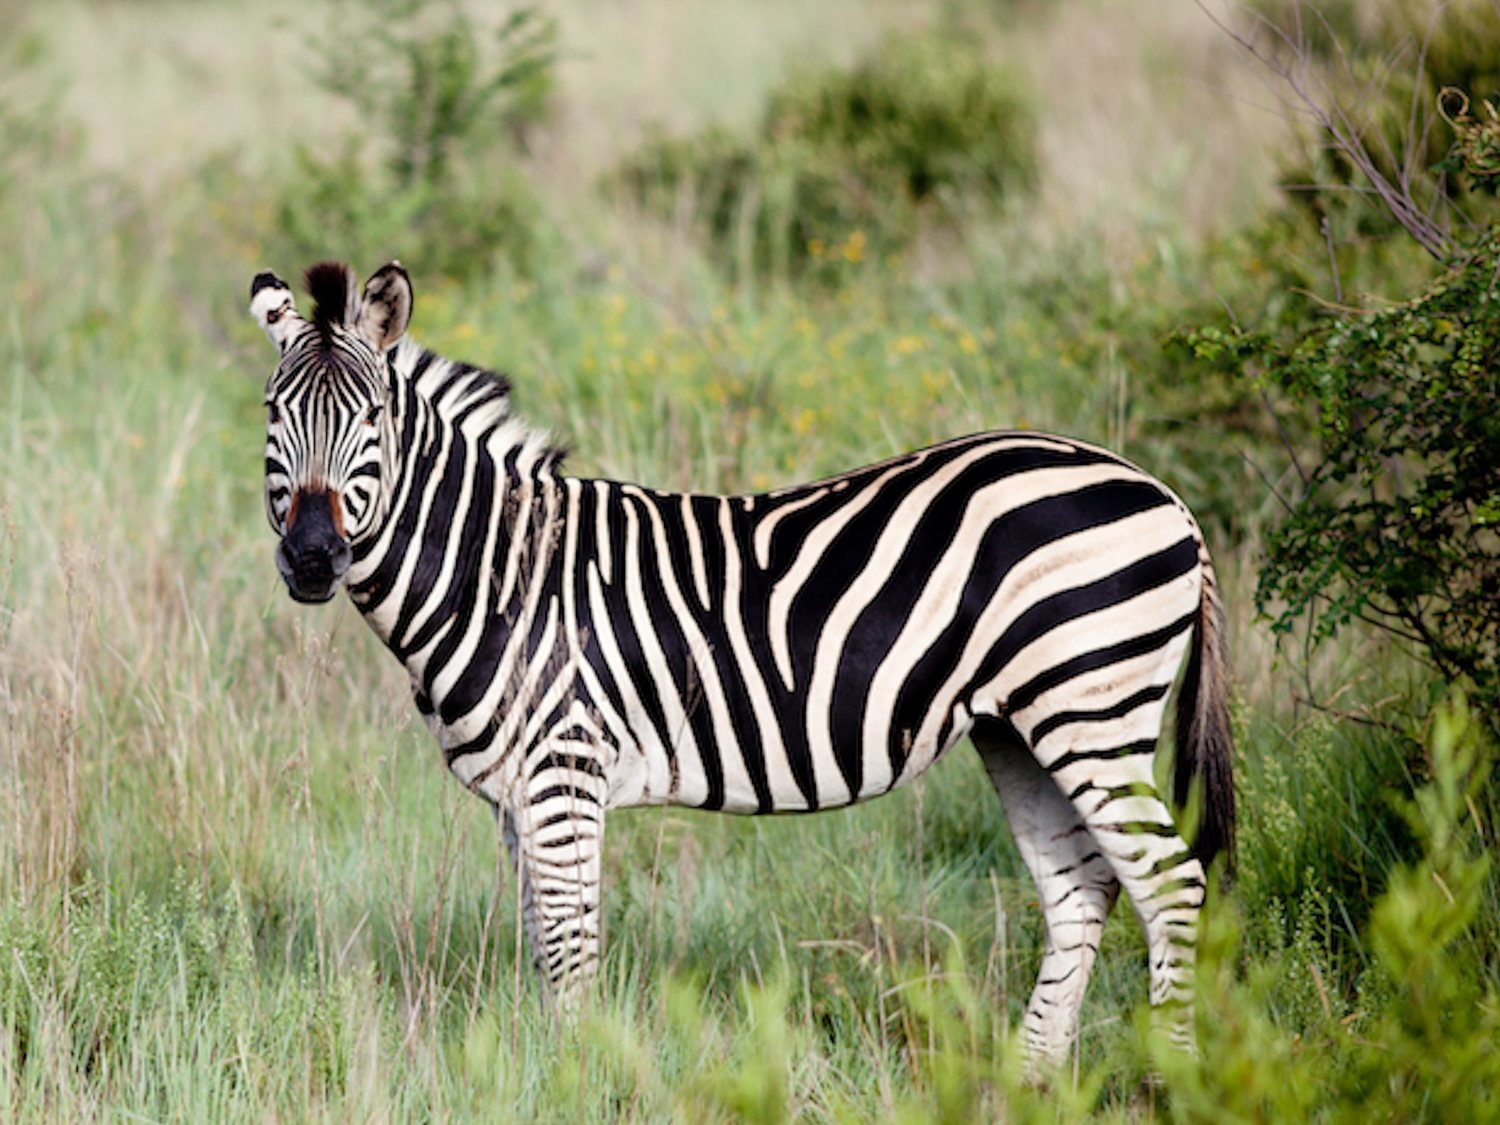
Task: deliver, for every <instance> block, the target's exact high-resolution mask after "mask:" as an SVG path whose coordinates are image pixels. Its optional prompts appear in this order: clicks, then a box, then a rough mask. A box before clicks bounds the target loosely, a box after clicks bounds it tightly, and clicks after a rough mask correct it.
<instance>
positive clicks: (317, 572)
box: [276, 492, 353, 602]
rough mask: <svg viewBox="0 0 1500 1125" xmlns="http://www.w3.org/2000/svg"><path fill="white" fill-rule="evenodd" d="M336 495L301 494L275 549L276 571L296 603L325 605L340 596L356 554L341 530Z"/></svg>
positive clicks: (324, 493)
mask: <svg viewBox="0 0 1500 1125" xmlns="http://www.w3.org/2000/svg"><path fill="white" fill-rule="evenodd" d="M333 503H334V502H333V494H332V493H329V492H299V493H298V494H297V497H296V501H295V502H294V503H293V505H292V511H291V515H290V517H289V519H288V521H287V525H288V526H287V532H286V535H284V536H283V537H282V540H281V542H280V543H279V544H278V545H277V547H276V569H277V570H279V571H280V572H281V577H282V578H283V579H284V580H285V581H286V588H287V591H288V592H289V593H290V594H291V595H292V598H293V600H294V601H299V602H326V601H328V600H329V599H330V598H332V597H333V595H334V594H335V593H337V592H338V588H339V583H340V582H341V581H343V578H344V574H345V572H347V571H348V569H349V562H350V559H351V558H352V555H353V552H352V551H351V550H350V549H349V541H348V540H347V539H345V538H344V536H343V534H342V532H341V531H340V529H339V526H338V522H339V521H338V517H337V513H336V512H335V511H334V506H333Z"/></svg>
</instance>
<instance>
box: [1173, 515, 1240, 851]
mask: <svg viewBox="0 0 1500 1125" xmlns="http://www.w3.org/2000/svg"><path fill="white" fill-rule="evenodd" d="M1198 558H1199V562H1200V570H1201V572H1202V575H1203V587H1202V591H1201V593H1200V594H1199V600H1198V622H1197V624H1196V625H1195V626H1194V628H1193V641H1192V650H1191V654H1190V655H1189V657H1188V666H1187V673H1186V675H1185V676H1184V677H1183V683H1182V691H1181V692H1180V693H1179V694H1178V696H1177V763H1176V772H1175V776H1174V778H1173V796H1174V797H1175V799H1176V801H1177V805H1178V807H1179V808H1182V807H1185V806H1186V805H1187V803H1188V799H1189V796H1190V795H1191V794H1192V793H1193V792H1194V786H1195V784H1196V785H1197V786H1198V787H1199V788H1198V790H1197V792H1198V795H1199V809H1200V813H1199V817H1198V831H1197V835H1196V836H1194V838H1193V845H1192V849H1193V854H1194V855H1195V856H1197V857H1198V859H1199V861H1200V862H1202V864H1203V866H1204V867H1205V868H1207V867H1208V865H1209V864H1210V863H1212V862H1213V859H1214V857H1215V856H1217V855H1218V854H1219V853H1220V852H1223V853H1224V855H1225V874H1226V875H1228V874H1232V873H1233V871H1234V822H1235V811H1234V737H1233V734H1232V732H1231V730H1230V724H1229V676H1228V668H1227V664H1226V653H1225V646H1224V603H1223V602H1222V601H1221V600H1220V598H1219V587H1218V582H1217V580H1216V579H1215V577H1214V568H1213V563H1212V562H1210V561H1209V557H1208V548H1207V547H1206V546H1205V545H1204V543H1203V537H1202V533H1201V532H1198Z"/></svg>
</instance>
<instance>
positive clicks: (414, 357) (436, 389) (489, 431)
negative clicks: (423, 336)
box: [395, 337, 567, 476]
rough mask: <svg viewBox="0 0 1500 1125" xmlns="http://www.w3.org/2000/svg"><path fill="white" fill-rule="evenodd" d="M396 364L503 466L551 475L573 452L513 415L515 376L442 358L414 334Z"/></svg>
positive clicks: (442, 414)
mask: <svg viewBox="0 0 1500 1125" xmlns="http://www.w3.org/2000/svg"><path fill="white" fill-rule="evenodd" d="M395 366H396V371H397V373H398V374H399V375H402V376H404V377H405V378H406V379H407V381H408V383H409V384H410V386H411V391H412V394H413V395H415V396H416V397H417V398H420V399H423V400H425V401H426V402H427V403H429V404H430V405H431V406H432V409H433V412H434V413H435V414H436V415H437V417H438V419H439V421H440V422H442V423H443V424H444V425H447V426H453V427H462V429H463V430H464V432H465V433H466V434H468V435H469V436H470V437H471V438H477V439H478V444H479V445H480V446H481V448H483V449H484V450H485V451H486V452H487V453H488V454H489V456H490V457H491V458H493V459H494V460H495V462H496V463H497V464H498V465H501V466H503V465H504V464H505V463H506V462H507V461H512V462H513V463H514V464H515V466H516V467H517V468H518V469H519V470H521V471H522V472H525V473H527V474H528V475H534V476H544V475H545V476H551V475H554V474H555V473H556V472H557V470H558V469H559V468H560V467H561V465H562V460H563V457H564V456H565V455H566V452H567V451H566V450H565V449H563V448H562V447H561V446H556V445H553V444H552V439H551V435H550V434H548V433H547V431H546V430H542V429H538V428H536V427H534V426H532V425H531V424H530V423H529V422H526V421H525V420H524V419H522V418H519V417H517V416H516V415H515V414H514V413H512V411H511V396H510V391H511V387H510V380H509V379H507V378H506V377H505V376H504V375H502V374H501V373H500V372H498V371H489V370H486V369H485V368H483V367H474V366H471V365H470V364H467V363H460V362H458V361H456V360H452V359H448V358H446V357H444V356H440V355H438V354H437V353H436V352H433V351H429V350H428V349H427V348H424V347H423V346H422V345H421V344H418V343H416V342H415V341H413V340H412V339H411V338H410V337H407V338H405V339H403V340H402V341H401V343H400V345H399V346H398V348H397V352H396V361H395Z"/></svg>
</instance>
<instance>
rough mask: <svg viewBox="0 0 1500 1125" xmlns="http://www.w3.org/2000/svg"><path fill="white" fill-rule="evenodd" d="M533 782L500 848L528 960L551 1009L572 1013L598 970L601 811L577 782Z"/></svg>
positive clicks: (511, 813)
mask: <svg viewBox="0 0 1500 1125" xmlns="http://www.w3.org/2000/svg"><path fill="white" fill-rule="evenodd" d="M539 772H542V773H545V772H546V771H545V770H543V771H539ZM536 780H537V776H536V774H533V784H532V785H530V786H528V787H527V792H526V793H523V794H518V800H517V801H516V802H515V803H514V804H513V805H512V806H511V807H509V808H507V809H506V810H505V813H504V834H505V843H506V847H507V848H508V849H509V850H510V854H511V859H512V861H513V862H514V864H515V868H516V878H517V886H518V895H519V897H520V909H521V917H522V922H523V925H524V927H525V930H526V940H527V943H528V945H529V946H530V948H531V957H532V961H533V962H534V963H535V964H536V967H537V970H538V971H539V972H540V973H541V974H542V979H543V980H544V981H545V982H546V986H547V993H548V995H549V997H550V998H551V1000H552V1002H553V1004H554V1005H555V1007H556V1009H557V1010H558V1011H559V1012H562V1013H572V1012H576V1011H577V1010H578V1008H579V1006H580V1004H581V1002H582V1000H583V997H584V996H585V994H586V993H587V991H588V988H589V985H590V983H591V982H592V981H593V979H594V976H595V975H596V973H597V972H598V968H599V953H600V932H601V931H600V909H599V902H600V896H599V880H600V870H601V863H600V860H601V853H602V848H603V844H604V808H603V805H602V803H601V801H600V800H599V799H598V798H597V797H596V796H595V795H594V794H593V793H592V787H591V786H588V785H585V784H580V783H578V781H577V779H570V780H566V781H563V780H557V779H545V778H544V779H543V783H542V784H536Z"/></svg>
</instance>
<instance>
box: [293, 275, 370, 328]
mask: <svg viewBox="0 0 1500 1125" xmlns="http://www.w3.org/2000/svg"><path fill="white" fill-rule="evenodd" d="M303 279H304V281H305V282H306V284H307V292H308V294H309V295H310V296H311V297H312V299H313V324H314V325H315V326H316V327H317V329H318V335H319V336H321V337H322V338H323V346H324V347H325V348H326V347H329V346H330V345H331V344H332V342H333V326H334V325H335V324H345V325H352V324H353V323H354V322H355V320H356V319H358V316H359V306H358V305H357V304H356V302H357V300H358V294H359V281H358V279H357V278H356V277H355V276H354V271H353V270H352V269H350V268H349V267H348V266H347V265H345V264H344V263H343V262H319V263H318V264H317V265H315V266H309V267H308V269H307V273H306V274H304V275H303Z"/></svg>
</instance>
